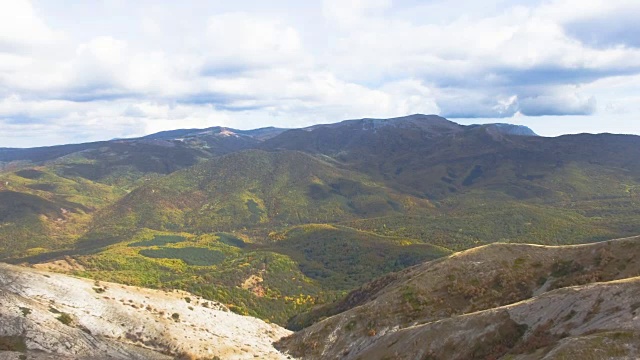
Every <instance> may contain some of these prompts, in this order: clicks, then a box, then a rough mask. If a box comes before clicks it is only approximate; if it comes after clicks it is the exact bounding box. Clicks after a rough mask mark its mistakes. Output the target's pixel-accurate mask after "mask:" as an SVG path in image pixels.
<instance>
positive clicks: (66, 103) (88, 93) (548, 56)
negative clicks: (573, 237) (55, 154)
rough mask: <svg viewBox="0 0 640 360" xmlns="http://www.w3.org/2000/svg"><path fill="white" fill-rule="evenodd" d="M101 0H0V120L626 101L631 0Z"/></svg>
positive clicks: (39, 128) (605, 106)
mask: <svg viewBox="0 0 640 360" xmlns="http://www.w3.org/2000/svg"><path fill="white" fill-rule="evenodd" d="M105 4H106V3H104V4H103V3H100V4H93V5H91V6H78V7H74V8H73V9H70V11H61V10H60V9H61V8H62V7H63V6H65V5H64V3H63V2H59V1H57V0H54V1H47V2H44V1H38V0H33V2H31V1H28V0H16V1H2V0H0V122H1V123H2V125H3V126H5V127H6V128H5V130H4V131H5V134H6V131H8V130H7V129H11V131H17V132H20V130H19V129H20V126H21V125H23V126H24V127H23V128H22V129H24V133H25V134H27V133H29V132H30V133H31V134H40V135H38V136H40V137H37V136H35V135H34V137H33V138H31V141H33V144H41V143H43V142H44V143H52V142H56V141H57V140H54V139H64V138H65V136H64V135H63V134H64V133H65V131H67V132H68V131H69V129H73V134H74V135H72V136H71V137H67V141H71V140H72V138H73V139H74V140H75V139H80V140H96V139H99V138H101V137H102V138H110V137H124V136H137V135H142V134H143V133H148V132H152V131H159V130H165V129H170V128H177V127H206V126H213V125H226V126H233V127H238V128H249V127H258V126H266V125H276V126H282V127H295V126H305V125H311V124H314V123H319V122H331V121H338V120H341V119H345V118H357V117H387V116H389V117H391V116H401V115H406V114H410V113H437V114H440V115H443V116H447V117H453V118H476V119H477V118H488V119H489V120H487V121H490V119H495V118H509V117H514V118H513V119H514V120H513V121H516V120H517V121H522V119H532V120H530V121H535V120H533V119H534V118H538V117H544V116H569V117H571V116H584V117H586V116H589V115H596V116H600V115H603V114H605V115H606V114H617V115H619V116H623V115H624V116H626V114H629V113H630V112H632V111H637V110H638V109H637V107H636V106H635V105H634V104H635V103H637V99H638V98H639V97H640V90H639V89H638V87H637V85H636V84H637V81H638V79H637V77H638V74H640V47H639V46H638V45H639V44H638V42H637V41H638V40H637V39H638V38H639V37H638V36H636V35H638V34H640V32H637V31H636V30H638V29H636V28H637V25H636V23H637V21H635V19H634V18H633V14H636V13H638V11H639V10H640V4H638V3H637V1H634V0H618V1H614V2H613V1H609V2H604V1H599V0H598V1H596V0H594V1H578V0H552V1H538V0H487V1H486V2H482V4H480V3H478V2H476V1H471V0H453V2H451V1H443V0H434V1H429V2H401V1H396V2H392V1H391V0H373V1H368V0H367V1H365V0H353V1H338V0H325V1H318V2H315V3H304V5H301V3H299V2H293V1H289V0H285V1H282V2H276V3H269V4H267V3H264V4H262V3H261V4H255V6H252V7H251V8H248V7H246V6H242V4H244V3H243V2H239V3H237V4H236V3H230V2H224V3H222V2H207V1H201V0H189V1H188V4H186V5H184V4H183V5H178V4H177V3H176V4H170V3H167V4H161V5H158V4H154V5H153V6H151V5H150V4H149V3H119V4H115V5H113V4H112V3H110V4H112V5H109V6H107V5H105ZM93 7H99V8H100V11H102V12H106V13H108V15H109V16H105V17H104V19H103V20H101V21H100V22H95V23H94V22H82V21H76V20H77V19H84V18H88V19H90V18H91V16H95V13H93V12H92V11H90V10H91V9H93ZM183 7H189V8H190V9H191V8H194V9H197V11H184V8H183ZM293 8H295V9H296V10H295V12H293V11H292V10H291V9H293ZM94 12H95V11H94ZM125 15H126V16H125ZM593 29H597V31H593ZM636 33H638V34H636ZM594 118H595V116H594ZM625 118H626V117H625ZM536 130H538V129H536ZM538 131H539V132H542V133H544V131H540V130H538ZM45 134H49V135H46V136H45ZM51 134H58V135H51ZM38 139H40V140H38ZM0 140H4V141H7V142H9V141H14V140H12V139H9V138H8V137H7V135H5V136H4V137H3V135H2V133H0ZM20 141H25V142H27V141H29V139H28V138H27V137H25V138H22V140H20ZM62 142H66V141H62ZM13 143H15V142H13ZM3 145H4V146H6V145H5V144H0V146H3Z"/></svg>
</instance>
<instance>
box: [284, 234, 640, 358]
mask: <svg viewBox="0 0 640 360" xmlns="http://www.w3.org/2000/svg"><path fill="white" fill-rule="evenodd" d="M638 254H640V238H638V237H636V238H628V239H620V240H613V241H608V242H602V243H596V244H588V245H578V246H559V247H550V246H534V245H521V244H493V245H488V246H484V247H480V248H476V249H472V250H468V251H465V252H461V253H457V254H454V255H451V256H449V257H447V258H444V259H439V260H435V261H431V262H427V263H424V264H422V265H418V266H415V267H412V268H409V269H407V270H404V271H402V272H399V273H394V274H390V275H387V276H385V277H382V278H380V279H377V280H375V281H373V282H371V283H369V284H367V285H365V286H363V287H361V288H360V289H357V290H355V291H354V292H352V293H351V294H349V295H348V296H347V297H346V298H345V299H344V300H342V301H341V302H338V303H336V304H333V305H330V306H325V307H323V308H320V309H316V310H315V311H314V312H312V313H311V314H307V315H306V318H305V316H300V317H299V319H298V322H297V324H301V325H302V326H304V325H308V324H310V323H314V322H315V324H314V325H312V326H309V327H307V328H305V329H304V330H302V331H299V332H297V333H295V334H294V335H292V336H291V337H289V338H286V339H283V340H281V341H280V342H279V346H280V347H281V348H283V349H286V350H288V351H290V352H291V353H292V354H293V355H295V356H301V357H304V358H310V359H323V358H340V357H346V358H350V359H359V358H362V359H374V358H385V356H388V358H393V359H395V358H402V357H399V356H400V355H402V356H404V358H407V359H408V358H427V359H430V358H438V359H439V358H460V359H466V358H483V359H484V358H497V357H499V356H502V355H505V354H507V353H509V352H511V353H512V354H519V351H522V352H524V353H530V352H533V351H541V352H544V353H545V354H546V352H549V351H551V349H555V348H556V347H558V349H561V348H563V346H570V345H571V344H578V343H580V342H583V341H587V340H589V339H587V340H585V339H586V338H583V336H587V335H593V334H595V333H598V332H603V331H623V332H625V333H624V334H623V335H620V336H621V338H620V339H618V338H615V339H613V340H616V341H617V340H620V341H622V342H623V343H625V344H626V343H629V344H640V343H639V342H638V334H637V333H631V334H627V332H628V331H632V332H633V331H638V330H639V329H640V327H638V324H637V323H634V322H633V320H634V319H635V320H636V321H637V320H638V318H637V316H636V315H637V314H636V313H635V311H636V309H637V308H638V307H640V306H639V305H638V302H637V299H636V296H635V295H633V294H634V292H635V294H637V291H638V289H639V287H640V279H639V278H637V276H639V275H640V260H638ZM625 279H628V281H625ZM612 281H613V282H612ZM598 282H599V283H598ZM582 284H592V285H587V286H583V287H576V288H569V287H570V286H575V285H582ZM554 289H556V290H554ZM599 294H600V295H599ZM598 296H599V297H598ZM519 301H523V302H520V303H518V302H519ZM509 304H514V305H509ZM501 306H506V307H501ZM334 314H336V315H335V316H331V315H334ZM372 314H375V316H372ZM465 314H469V315H465ZM325 316H331V317H329V318H327V319H325V320H323V321H320V322H317V321H318V320H321V319H322V317H325ZM549 321H550V322H549ZM634 324H635V325H634ZM525 325H526V326H525ZM609 335H611V334H609ZM609 335H606V336H605V337H606V338H607V339H608V336H609ZM501 336H504V337H505V338H502V337H501ZM510 336H513V337H510ZM603 336H604V335H603ZM611 336H613V335H611ZM615 336H618V335H615ZM538 337H541V338H542V339H538ZM566 337H576V339H573V340H563V341H560V339H561V338H566ZM577 337H580V339H578V338H577ZM609 340H611V339H609ZM609 340H606V341H609ZM613 340H612V341H613ZM589 341H591V340H589ZM594 341H596V340H594ZM602 341H605V340H602ZM494 342H495V344H494ZM614 342H615V341H614ZM426 345H428V346H426ZM494 345H495V346H494ZM571 346H573V345H571ZM612 346H613V345H612ZM634 346H635V345H634ZM485 347H486V348H485ZM494 348H499V349H501V350H499V351H498V350H495V349H494ZM601 348H603V347H602V346H601ZM462 349H466V350H469V349H470V350H469V351H472V352H470V353H467V352H463V351H462ZM474 349H475V350H474ZM625 349H626V350H625V351H627V350H628V351H632V350H633V351H636V350H634V349H636V348H635V347H634V348H633V349H632V348H631V347H629V348H625ZM466 350H465V351H466ZM476 350H477V351H476ZM558 351H560V350H558ZM632 353H633V352H630V353H628V354H632ZM625 354H627V353H625ZM427 355H428V356H427ZM429 356H431V357H429ZM540 357H541V356H540ZM540 357H534V358H540Z"/></svg>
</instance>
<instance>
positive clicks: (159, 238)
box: [128, 235, 186, 247]
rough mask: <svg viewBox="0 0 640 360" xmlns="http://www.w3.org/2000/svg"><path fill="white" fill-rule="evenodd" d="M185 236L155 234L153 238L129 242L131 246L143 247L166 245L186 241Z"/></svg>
mask: <svg viewBox="0 0 640 360" xmlns="http://www.w3.org/2000/svg"><path fill="white" fill-rule="evenodd" d="M185 240H186V238H185V237H184V236H179V235H155V236H154V237H153V239H151V240H142V241H136V242H134V243H131V244H129V245H128V246H129V247H142V246H164V245H167V244H175V243H179V242H183V241H185Z"/></svg>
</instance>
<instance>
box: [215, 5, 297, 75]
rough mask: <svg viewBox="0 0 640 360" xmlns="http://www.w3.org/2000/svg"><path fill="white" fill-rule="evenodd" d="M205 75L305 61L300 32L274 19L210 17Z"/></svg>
mask: <svg viewBox="0 0 640 360" xmlns="http://www.w3.org/2000/svg"><path fill="white" fill-rule="evenodd" d="M203 45H204V46H206V48H207V50H208V52H207V53H206V55H205V60H204V61H205V64H204V67H203V75H205V76H215V75H218V74H221V75H225V74H228V73H241V72H242V70H247V69H254V68H256V67H269V66H274V65H286V64H291V63H294V62H297V61H301V60H303V53H302V44H301V40H300V37H299V35H298V32H297V31H296V29H294V28H293V27H291V26H287V25H285V24H282V23H280V22H278V21H275V20H269V19H262V18H257V17H255V16H252V15H249V14H246V13H226V14H220V15H214V16H211V17H210V18H209V20H208V24H207V29H206V35H205V42H204V44H203Z"/></svg>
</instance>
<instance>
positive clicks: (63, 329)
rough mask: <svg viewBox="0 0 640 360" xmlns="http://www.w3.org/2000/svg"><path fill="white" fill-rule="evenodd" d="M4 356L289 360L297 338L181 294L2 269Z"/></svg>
mask: <svg viewBox="0 0 640 360" xmlns="http://www.w3.org/2000/svg"><path fill="white" fill-rule="evenodd" d="M0 301H1V302H2V307H0V317H1V318H2V328H1V329H0V357H2V358H11V355H12V354H13V355H14V356H16V358H18V356H22V357H21V358H24V356H26V358H29V359H49V358H54V357H55V358H58V359H61V358H75V359H77V358H112V359H127V360H128V359H172V358H184V359H191V358H194V357H197V358H214V357H216V356H217V357H218V358H224V359H254V358H261V359H285V358H286V357H285V356H284V355H283V354H281V353H279V352H278V351H276V350H275V349H274V348H273V346H272V345H271V343H272V342H273V341H274V340H277V339H278V338H280V337H282V336H284V335H287V334H288V333H289V332H288V331H286V330H284V329H282V328H280V327H279V326H277V325H271V324H266V323H264V322H262V321H260V320H258V319H254V318H250V317H244V316H240V315H236V314H234V313H232V312H229V310H228V309H227V308H226V307H225V306H224V305H221V304H219V303H215V302H210V301H206V300H204V299H202V298H200V297H198V296H194V295H192V294H189V293H185V292H177V291H170V292H166V291H157V290H147V289H140V288H133V287H129V286H124V285H119V284H113V283H104V282H93V281H89V280H84V279H78V278H73V277H69V276H65V275H61V274H54V273H47V272H43V271H37V270H33V269H27V268H21V267H16V266H9V265H2V264H0Z"/></svg>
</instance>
